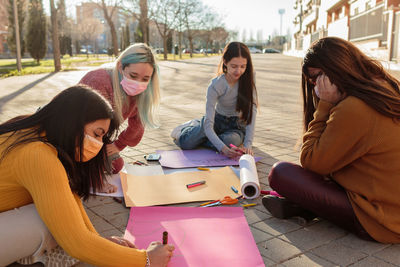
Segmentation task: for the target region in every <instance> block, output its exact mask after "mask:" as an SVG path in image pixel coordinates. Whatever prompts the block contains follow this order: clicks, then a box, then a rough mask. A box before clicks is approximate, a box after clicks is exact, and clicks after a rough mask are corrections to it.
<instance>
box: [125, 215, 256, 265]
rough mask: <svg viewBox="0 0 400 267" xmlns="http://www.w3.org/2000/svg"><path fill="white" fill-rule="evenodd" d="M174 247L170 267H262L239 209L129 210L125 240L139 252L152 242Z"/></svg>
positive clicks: (251, 236)
mask: <svg viewBox="0 0 400 267" xmlns="http://www.w3.org/2000/svg"><path fill="white" fill-rule="evenodd" d="M163 231H168V234H169V235H168V243H169V244H173V245H174V246H175V251H174V255H173V256H172V258H171V261H170V263H169V264H168V266H169V267H184V266H190V267H197V266H198V267H204V266H218V267H225V266H226V267H228V266H229V267H243V266H246V267H258V266H264V263H263V260H262V258H261V255H260V252H259V250H258V248H257V245H256V243H255V241H254V238H253V235H252V234H251V232H250V229H249V226H248V224H247V221H246V218H245V217H244V214H243V209H242V208H241V207H215V208H200V207H132V208H131V212H130V216H129V221H128V226H127V228H126V231H125V238H126V239H128V240H130V241H131V242H133V243H135V245H136V246H137V247H138V248H139V249H146V248H147V246H148V244H150V242H152V241H162V233H163Z"/></svg>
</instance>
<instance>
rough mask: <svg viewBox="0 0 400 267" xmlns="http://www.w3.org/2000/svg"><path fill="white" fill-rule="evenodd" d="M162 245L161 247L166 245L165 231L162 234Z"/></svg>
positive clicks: (166, 236)
mask: <svg viewBox="0 0 400 267" xmlns="http://www.w3.org/2000/svg"><path fill="white" fill-rule="evenodd" d="M162 243H163V245H166V244H168V232H167V231H164V232H163V233H162Z"/></svg>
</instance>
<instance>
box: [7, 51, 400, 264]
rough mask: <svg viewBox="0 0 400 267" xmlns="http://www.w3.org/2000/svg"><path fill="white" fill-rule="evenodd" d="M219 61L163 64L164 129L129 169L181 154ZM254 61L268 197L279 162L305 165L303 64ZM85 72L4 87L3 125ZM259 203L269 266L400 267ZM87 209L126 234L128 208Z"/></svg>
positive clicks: (382, 249)
mask: <svg viewBox="0 0 400 267" xmlns="http://www.w3.org/2000/svg"><path fill="white" fill-rule="evenodd" d="M218 61H219V58H218V57H210V58H201V59H194V60H185V61H175V62H160V69H161V73H162V85H163V86H162V88H163V91H162V104H161V108H160V120H161V123H162V126H161V127H160V128H159V129H148V130H146V132H145V135H144V137H143V139H142V141H141V142H140V144H139V145H138V146H136V147H134V148H126V149H125V150H124V151H123V152H122V155H123V157H124V159H125V161H126V162H131V161H134V160H143V156H144V155H145V154H148V153H152V152H154V151H155V150H156V149H163V150H171V149H177V147H176V145H175V144H174V143H173V142H172V140H171V138H170V137H169V134H170V132H171V130H172V129H173V128H174V127H175V126H177V125H178V124H180V123H182V122H184V121H187V120H189V119H193V118H200V117H201V116H202V115H203V113H204V109H205V92H206V88H207V84H208V82H209V80H210V79H211V78H212V77H213V74H214V73H215V70H216V66H217V64H218ZM253 62H254V65H255V70H256V71H257V88H258V93H259V102H260V111H259V114H258V116H257V124H256V132H255V138H254V148H255V154H256V156H261V157H262V158H263V159H262V160H261V162H259V163H257V170H258V175H259V178H260V182H261V186H262V189H263V190H268V189H269V186H268V180H267V175H268V173H269V171H270V169H271V167H272V165H273V164H274V163H275V162H277V161H290V162H293V163H298V155H299V151H298V149H296V145H297V144H298V143H299V141H300V136H301V132H302V130H301V129H302V117H301V113H302V103H301V97H300V64H301V59H299V58H295V57H288V56H284V55H267V54H263V55H253ZM84 73H85V71H75V72H64V73H57V74H42V75H30V76H23V77H10V78H7V79H2V80H0V122H4V121H5V120H7V119H9V118H12V117H14V116H17V115H21V114H27V113H32V112H34V111H35V110H36V109H37V107H39V106H41V105H43V104H45V103H47V102H48V101H49V100H50V99H51V98H52V97H53V96H54V95H55V94H57V93H58V92H59V91H61V90H62V89H65V88H66V87H68V86H70V85H73V84H75V83H76V82H78V81H79V79H80V78H81V77H82V76H83V75H84ZM395 75H396V76H398V74H397V73H395ZM248 202H249V203H251V201H248ZM254 202H255V203H258V205H257V206H255V207H251V208H247V209H245V210H244V212H245V215H246V218H247V221H248V223H249V226H250V229H251V231H252V233H253V236H254V239H255V242H256V243H257V245H258V248H259V250H260V253H261V255H262V257H263V259H264V263H265V265H266V266H400V246H399V245H389V244H379V243H375V242H367V241H363V240H360V239H358V238H357V237H355V236H354V235H352V234H349V233H347V232H346V231H344V230H342V229H340V228H338V227H336V226H334V225H332V224H331V223H329V222H327V221H324V220H317V221H315V222H313V223H312V224H310V225H308V226H302V225H300V224H298V222H297V221H296V220H294V219H291V220H279V219H276V218H273V217H271V216H270V214H269V213H268V212H267V211H266V210H265V209H264V207H263V206H262V204H261V198H259V199H257V200H255V201H254ZM194 205H195V204H193V203H191V204H185V205H184V206H194ZM85 206H86V210H87V212H88V214H89V217H90V218H91V220H92V222H93V224H94V226H95V227H96V229H97V230H98V232H99V233H100V234H101V235H103V236H109V235H122V234H123V233H124V230H125V227H126V223H127V220H128V216H129V209H127V208H125V207H123V206H122V205H121V204H119V203H117V202H115V201H114V200H113V199H112V198H109V197H96V198H91V199H90V200H89V201H88V202H87V203H86V204H85ZM82 265H83V264H82ZM210 267H214V266H211V265H210Z"/></svg>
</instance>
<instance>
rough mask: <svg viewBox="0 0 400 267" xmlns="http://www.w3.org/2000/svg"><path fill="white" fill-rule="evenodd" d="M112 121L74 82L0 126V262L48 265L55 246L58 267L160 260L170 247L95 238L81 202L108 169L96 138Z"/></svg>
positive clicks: (101, 103)
mask: <svg viewBox="0 0 400 267" xmlns="http://www.w3.org/2000/svg"><path fill="white" fill-rule="evenodd" d="M118 126H119V123H118V120H116V119H115V118H114V113H113V110H112V109H111V106H110V105H109V104H108V103H107V102H106V101H105V100H104V98H103V97H101V96H100V95H99V94H98V93H96V92H95V91H93V90H91V89H89V88H86V87H82V86H75V87H71V88H68V89H67V90H65V91H63V92H61V93H59V94H58V95H57V96H56V97H55V98H54V99H53V100H52V101H51V102H50V103H48V104H47V105H46V106H44V107H43V108H41V109H40V110H38V111H37V112H36V113H35V114H33V115H30V116H22V117H18V118H15V119H13V120H11V121H8V122H6V123H3V124H1V125H0V236H1V242H0V266H5V265H8V264H10V263H12V262H14V261H17V260H19V261H20V262H23V263H32V262H37V261H41V262H44V263H45V265H46V266H48V265H50V266H51V265H52V264H55V262H54V261H52V260H54V258H57V257H54V256H57V255H56V254H57V253H58V252H59V251H60V250H61V249H59V247H61V248H62V249H63V250H64V251H65V252H66V253H67V254H69V255H70V256H71V257H72V258H70V259H69V260H64V261H63V262H62V263H61V265H62V266H70V265H73V264H75V263H76V262H77V260H75V259H74V258H76V259H78V260H80V261H83V262H87V263H90V264H93V265H96V266H124V267H125V266H149V264H150V263H151V266H166V265H167V263H168V261H169V259H170V257H171V255H172V251H173V249H174V248H173V246H170V245H162V244H161V243H160V242H153V243H151V244H150V245H149V247H148V248H147V250H139V249H136V248H135V247H134V245H133V244H131V243H129V242H128V241H127V240H124V239H122V238H118V237H112V238H109V239H106V238H103V237H101V236H100V235H99V234H98V233H97V232H96V230H95V229H94V227H93V225H92V224H91V222H90V220H89V218H88V216H87V214H86V212H85V210H84V208H83V206H82V202H81V198H83V199H87V198H88V197H89V193H90V189H91V188H93V189H94V190H96V189H99V188H100V186H101V184H102V181H103V179H104V173H105V172H110V170H111V168H110V166H109V163H108V161H107V153H106V150H105V146H104V145H103V143H106V144H107V143H110V142H111V140H112V138H113V137H114V134H115V131H116V129H117V128H118ZM99 173H100V175H99ZM57 244H58V245H59V247H57ZM61 251H62V250H61ZM52 256H53V257H52ZM61 265H60V266H61Z"/></svg>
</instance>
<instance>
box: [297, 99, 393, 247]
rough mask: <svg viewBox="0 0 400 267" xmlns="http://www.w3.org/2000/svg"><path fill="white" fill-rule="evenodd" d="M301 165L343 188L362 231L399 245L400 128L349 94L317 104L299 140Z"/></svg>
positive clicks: (383, 241)
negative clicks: (330, 175) (329, 176)
mask: <svg viewBox="0 0 400 267" xmlns="http://www.w3.org/2000/svg"><path fill="white" fill-rule="evenodd" d="M301 164H302V166H303V167H304V168H306V169H309V170H312V171H314V172H317V173H319V174H323V175H327V174H330V173H332V176H333V179H334V180H335V181H336V182H338V183H339V184H340V185H342V186H343V187H344V188H345V189H346V191H347V195H348V197H349V199H350V202H351V204H352V206H353V209H354V211H355V214H356V216H357V218H358V219H359V221H360V222H361V224H362V226H363V227H364V229H365V230H366V231H367V232H368V233H369V234H370V235H371V236H372V237H373V238H374V239H375V240H377V241H379V242H382V243H400V124H399V123H397V122H394V121H393V120H392V119H391V118H389V117H385V116H383V115H381V114H380V113H378V112H376V111H375V110H374V109H372V108H371V107H370V106H368V105H367V104H365V103H364V102H363V101H361V100H360V99H358V98H355V97H352V96H349V97H347V98H345V99H344V100H343V101H341V102H340V103H338V104H337V105H336V106H334V105H332V104H330V103H328V102H325V101H320V102H319V104H318V107H317V110H316V112H315V113H314V120H313V121H312V122H311V123H310V125H309V129H308V132H307V133H306V134H305V135H304V137H303V146H302V151H301Z"/></svg>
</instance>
